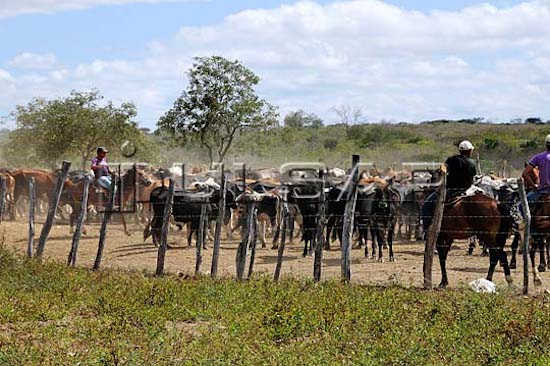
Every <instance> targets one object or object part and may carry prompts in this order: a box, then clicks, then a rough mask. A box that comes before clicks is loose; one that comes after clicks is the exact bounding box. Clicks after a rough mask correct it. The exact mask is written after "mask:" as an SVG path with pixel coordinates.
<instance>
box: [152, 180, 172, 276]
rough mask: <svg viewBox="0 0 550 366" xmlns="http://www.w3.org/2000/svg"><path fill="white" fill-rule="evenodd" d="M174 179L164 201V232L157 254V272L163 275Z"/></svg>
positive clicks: (158, 274)
mask: <svg viewBox="0 0 550 366" xmlns="http://www.w3.org/2000/svg"><path fill="white" fill-rule="evenodd" d="M174 183H175V182H174V180H173V179H172V178H170V182H169V185H168V195H167V196H166V200H165V201H164V213H163V215H162V232H161V236H160V245H159V250H158V255H157V269H156V271H155V274H156V275H157V276H161V275H162V274H163V273H164V258H165V256H166V248H168V227H169V220H170V213H171V212H172V205H173V201H174V186H175V184H174Z"/></svg>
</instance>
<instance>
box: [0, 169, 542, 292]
mask: <svg viewBox="0 0 550 366" xmlns="http://www.w3.org/2000/svg"><path fill="white" fill-rule="evenodd" d="M369 164H370V165H374V164H372V163H366V165H369ZM313 165H314V166H313V167H312V166H309V168H310V170H312V171H316V172H317V174H316V175H314V176H313V178H312V179H309V180H304V179H302V178H300V179H301V180H300V179H298V180H291V179H288V180H287V181H284V180H283V181H282V182H281V186H280V187H279V188H278V191H279V192H278V202H279V209H280V213H278V214H277V215H279V217H278V218H277V222H278V225H280V227H282V230H281V234H282V235H281V238H280V245H279V246H278V253H277V263H276V267H275V268H274V279H275V280H276V281H277V280H278V279H279V276H280V273H281V268H282V266H283V258H284V250H285V242H286V241H287V237H286V236H287V232H288V230H287V228H288V227H289V226H290V223H289V220H290V217H291V215H290V208H289V205H292V204H295V202H296V199H295V198H294V199H292V198H291V197H289V194H291V193H292V189H293V187H296V186H299V185H300V184H306V185H307V184H313V185H315V186H316V187H317V189H318V191H319V192H322V194H319V195H317V196H316V197H315V198H316V201H313V204H314V205H315V206H316V208H317V212H315V213H313V214H307V213H306V214H304V213H302V220H305V219H308V218H315V219H317V221H316V225H315V226H311V227H304V228H303V230H304V231H307V230H309V231H311V237H313V238H314V239H313V243H314V248H315V251H314V253H315V256H314V261H313V266H312V270H313V277H314V280H315V281H319V280H320V279H321V274H322V256H323V250H322V248H323V247H324V245H325V240H326V239H327V237H326V235H325V234H326V233H327V220H328V218H329V217H332V218H333V219H335V221H336V224H335V225H334V226H333V227H332V229H333V230H334V229H336V230H338V231H340V230H341V231H342V245H341V268H342V270H341V273H342V279H343V280H344V281H346V282H349V281H350V280H351V275H352V273H351V260H350V251H351V248H352V244H353V240H354V238H353V235H354V233H355V231H356V230H357V227H358V225H359V224H357V223H355V222H354V221H355V220H356V218H357V213H356V209H355V207H356V206H357V205H358V203H359V205H361V201H362V200H371V201H372V198H369V197H364V196H363V195H362V194H360V193H359V194H358V193H357V189H358V187H359V178H358V177H359V174H360V171H361V169H363V168H365V166H366V165H364V166H361V165H360V163H359V161H355V160H354V162H353V167H354V168H353V169H352V171H351V172H349V173H350V174H349V175H348V179H347V180H344V181H343V182H341V184H342V187H341V189H342V191H343V192H347V193H346V194H345V195H343V196H341V197H338V198H337V199H330V198H328V197H327V196H326V194H325V193H326V192H327V190H330V189H333V188H334V184H333V182H330V181H329V179H328V178H327V177H326V175H325V174H324V171H325V170H326V168H325V167H324V166H322V165H321V166H318V165H315V164H313ZM69 166H70V164H69V165H68V166H66V165H64V169H62V170H61V171H60V172H59V173H58V176H57V181H56V187H55V188H56V189H54V190H53V191H52V192H50V193H51V195H50V197H51V198H50V202H53V204H52V205H50V208H49V211H48V216H47V218H46V222H45V224H44V226H43V229H42V235H41V238H40V241H39V243H38V244H39V245H38V247H37V248H34V243H35V239H34V234H35V233H34V220H35V214H36V213H35V209H36V201H37V197H36V192H35V187H34V184H33V185H32V186H31V185H29V197H30V198H31V199H30V202H29V240H28V249H27V253H28V256H29V257H31V256H33V255H35V256H38V257H39V258H40V257H41V256H42V254H43V252H44V250H45V246H46V240H47V238H48V234H49V230H47V228H48V227H49V228H51V225H52V223H53V220H54V217H55V213H56V211H57V208H58V204H59V201H60V198H58V197H60V195H61V192H62V191H63V183H62V182H64V181H65V176H66V173H67V172H68V169H69ZM132 166H133V167H134V169H135V168H136V164H133V165H132ZM403 166H404V167H407V166H408V167H410V168H411V169H412V170H411V171H412V172H413V174H412V177H411V186H410V188H411V189H413V190H414V189H416V188H421V190H422V191H424V190H430V191H433V190H434V189H439V190H440V192H442V191H441V190H442V189H443V188H442V187H445V183H444V182H443V183H442V182H437V183H426V182H418V181H415V180H416V179H417V177H416V176H415V174H414V172H415V171H421V170H422V168H426V169H427V170H428V168H429V169H430V170H433V169H436V168H437V167H439V166H440V164H439V163H436V162H432V163H405V164H404V165H403ZM182 168H183V169H182V170H183V174H182V182H181V185H182V186H183V187H186V182H185V166H183V167H182ZM298 168H299V167H296V169H298ZM303 168H304V167H303V166H301V168H300V169H303ZM306 168H308V166H306ZM65 170H66V171H65ZM117 170H118V174H117V175H116V176H113V177H112V180H113V184H114V185H115V186H117V185H120V182H121V176H122V175H123V170H124V168H122V167H121V166H118V168H117ZM224 172H225V170H224V166H223V165H222V166H221V177H222V178H221V179H222V185H221V188H220V190H219V191H220V195H219V196H217V198H216V202H212V201H210V200H204V202H201V203H200V207H201V209H200V211H199V212H198V213H196V214H190V215H188V216H186V219H189V220H194V219H198V222H199V229H198V230H199V232H198V234H197V239H199V240H197V255H196V266H195V274H196V275H199V274H201V263H202V257H203V255H204V254H203V252H202V248H203V246H204V242H203V241H204V240H205V236H206V234H205V231H206V230H207V227H208V226H209V225H208V223H209V221H210V220H211V219H215V221H216V229H215V233H216V234H215V236H214V251H213V258H212V268H211V271H210V275H211V276H212V277H216V276H217V272H218V258H219V255H220V242H221V238H220V235H221V228H222V223H223V221H224V219H225V217H224V215H225V209H224V208H225V206H226V197H225V196H226V192H227V187H226V184H225V181H226V179H225V173H224ZM246 174H247V173H246V166H245V165H243V166H242V173H241V177H240V180H239V178H237V179H235V183H236V184H237V185H239V184H240V185H241V187H240V188H241V189H243V190H244V188H245V187H246V186H247V179H246ZM88 184H89V182H88ZM170 185H172V186H174V185H175V182H173V181H172V180H171V179H169V180H168V181H167V183H166V184H164V179H163V185H162V187H164V188H165V189H167V190H170V189H171V188H170ZM518 185H519V189H518V193H519V199H520V201H521V204H522V208H523V217H524V221H525V224H526V225H525V229H524V235H523V245H522V247H523V260H524V263H523V264H524V265H523V267H524V292H527V291H528V281H527V280H526V279H527V278H528V258H527V255H528V253H529V239H530V238H529V236H530V224H531V214H530V210H529V205H528V204H527V199H526V196H525V188H524V185H523V181H522V180H521V179H520V180H518ZM131 186H132V188H130V189H131V190H133V198H132V199H133V202H131V204H130V205H125V202H123V201H122V198H118V201H117V199H115V197H116V196H115V195H114V191H113V194H112V197H109V199H108V200H107V202H105V204H106V206H107V208H106V209H105V210H103V212H102V213H103V221H102V228H101V230H100V241H99V243H98V254H97V256H96V261H95V263H94V269H99V268H100V265H101V260H102V253H103V250H104V248H105V235H106V232H107V224H108V222H109V219H110V217H111V216H112V214H113V213H114V214H121V215H122V214H130V213H132V214H135V213H136V211H137V208H138V206H139V205H144V204H150V202H149V200H148V199H147V198H144V197H139V195H138V191H139V182H138V179H137V178H136V176H134V181H133V182H132V184H131ZM59 187H61V188H59ZM120 187H123V186H122V185H120ZM390 188H391V185H390ZM124 189H128V187H126V186H125V188H121V190H120V192H119V193H120V195H119V196H118V197H122V193H123V192H124ZM174 189H175V188H174ZM0 191H1V193H2V194H1V200H0V215H3V214H4V213H5V212H6V194H7V192H6V183H5V179H4V178H3V177H1V176H0ZM84 191H85V192H88V189H84V190H83V192H84ZM447 191H450V192H451V194H450V196H452V195H453V194H452V190H447V189H446V187H445V192H447ZM244 192H245V193H244V195H243V201H242V204H243V205H244V206H245V213H246V215H245V216H246V226H245V229H244V230H243V236H242V239H241V241H240V243H239V246H238V248H237V251H236V258H235V261H236V264H237V266H236V268H237V273H236V277H237V278H238V279H239V280H243V279H245V278H249V277H250V276H252V274H253V272H254V260H255V255H256V244H257V240H258V234H259V233H258V230H259V226H258V222H257V221H258V213H259V212H258V208H259V205H258V201H257V200H256V199H255V197H253V194H252V193H246V190H244ZM185 194H191V195H192V194H193V193H191V192H186V190H185V189H183V193H182V192H178V191H175V192H174V193H173V195H172V198H170V199H168V198H167V200H168V201H165V202H164V203H165V204H166V203H168V202H170V203H171V204H172V207H171V208H170V209H169V210H165V212H164V215H163V217H162V223H163V224H162V233H163V235H162V240H161V246H160V247H159V254H158V258H159V261H160V260H161V259H160V258H161V257H162V256H163V255H165V252H166V249H167V238H166V237H165V235H164V232H165V229H166V228H167V226H166V227H165V223H168V221H169V220H168V219H169V217H170V215H172V214H173V212H174V210H176V209H177V207H178V205H185V204H186V203H185V202H183V201H182V202H180V201H177V200H174V197H176V196H178V195H185ZM130 196H132V195H131V194H130ZM169 196H170V195H168V197H169ZM73 198H74V199H73V200H72V201H71V200H65V201H63V204H69V205H71V206H73V207H79V208H80V212H79V215H78V218H77V223H76V227H77V229H76V231H75V233H74V235H73V239H72V244H71V246H70V248H71V249H70V252H69V255H68V264H69V265H72V266H74V265H75V264H76V257H77V250H78V242H79V239H80V235H81V232H82V226H83V223H84V220H85V217H86V211H87V210H86V209H84V210H83V209H82V208H84V207H87V206H88V202H87V201H88V197H85V195H84V194H82V195H81V196H80V197H76V198H75V197H74V196H73ZM77 198H78V199H77ZM203 198H205V196H203ZM440 201H441V202H442V203H441V202H439V201H438V203H437V205H436V209H435V214H434V224H435V225H432V227H431V230H430V231H429V235H428V238H427V244H426V246H425V251H424V284H425V287H426V288H432V287H433V286H432V281H431V264H429V263H428V262H433V252H434V249H435V246H436V245H435V244H436V238H437V237H438V236H439V235H440V234H446V235H450V236H452V235H455V234H468V235H470V236H475V235H483V234H489V233H492V234H495V232H494V231H491V232H488V231H483V230H471V229H469V230H460V229H453V228H449V227H446V228H443V229H442V228H441V223H439V224H438V221H440V220H443V215H442V213H441V214H439V217H438V212H440V211H441V210H442V207H444V205H445V198H443V199H442V200H440ZM342 202H345V211H344V213H343V214H342V213H340V214H335V213H331V212H329V211H328V209H327V208H328V207H330V205H331V204H334V203H342ZM378 203H379V204H380V205H389V206H391V205H392V204H393V203H394V202H392V200H391V198H383V199H381V200H379V201H378ZM404 203H412V204H414V205H416V204H418V205H420V204H421V203H422V202H419V200H418V199H417V196H416V195H412V199H410V200H403V199H402V200H401V201H400V202H399V204H400V205H403V204H404ZM501 203H502V202H501ZM504 203H506V204H512V203H514V204H515V203H516V201H514V202H512V201H510V202H504ZM109 205H111V206H112V207H111V208H109ZM208 205H217V206H218V210H216V212H215V215H212V214H211V213H210V212H207V209H206V207H207V206H208ZM128 207H130V208H128ZM99 211H101V210H99ZM52 212H53V215H52V214H51V213H52ZM441 212H442V211H441ZM395 215H396V213H392V214H391V215H387V216H386V217H384V215H379V216H381V217H379V218H381V219H386V220H390V219H392V218H394V216H395ZM409 216H410V217H409V218H411V219H412V220H414V222H417V223H420V222H422V221H423V220H424V217H423V216H422V214H421V213H420V212H418V213H417V214H416V215H414V214H412V215H409ZM464 218H467V219H489V218H496V216H495V217H492V216H487V215H475V214H474V215H454V216H446V219H451V220H458V219H464ZM1 220H2V216H0V222H1ZM166 225H167V224H166ZM438 226H439V227H438ZM166 230H167V229H166ZM166 233H167V231H166ZM497 233H498V234H505V233H501V232H497ZM506 234H507V233H506ZM166 235H167V234H166ZM363 244H364V245H365V246H367V247H368V245H367V242H366V240H365V242H364V243H363ZM161 248H162V249H161ZM535 249H536V250H537V251H539V252H541V251H543V250H544V249H541V248H539V247H538V246H537V247H536V248H535ZM161 250H162V251H164V254H162V253H161ZM540 254H543V253H540ZM430 257H431V258H430ZM247 260H248V268H249V270H248V275H245V268H246V261H247ZM159 268H160V269H159ZM156 273H157V274H159V275H160V274H162V273H163V267H162V266H161V265H160V264H159V265H158V266H157V271H156Z"/></svg>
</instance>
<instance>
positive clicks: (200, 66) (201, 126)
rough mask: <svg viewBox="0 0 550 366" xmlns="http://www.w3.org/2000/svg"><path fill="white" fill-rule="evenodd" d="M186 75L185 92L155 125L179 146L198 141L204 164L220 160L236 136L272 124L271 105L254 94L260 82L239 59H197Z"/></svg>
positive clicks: (216, 57)
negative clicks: (202, 148)
mask: <svg viewBox="0 0 550 366" xmlns="http://www.w3.org/2000/svg"><path fill="white" fill-rule="evenodd" d="M187 75H188V77H189V85H188V86H187V89H186V90H185V91H184V92H183V93H182V94H181V96H180V97H179V98H178V99H177V100H176V101H175V103H174V106H173V107H172V108H171V109H170V110H169V111H168V112H166V113H165V114H164V116H162V117H161V118H160V120H159V121H158V123H157V126H158V127H159V130H161V131H162V132H164V133H165V134H166V135H168V136H170V138H171V139H172V141H173V142H174V143H176V144H179V145H180V146H184V145H185V144H186V143H187V142H188V141H190V140H194V141H198V142H199V143H200V145H201V146H202V147H204V148H205V149H206V151H207V152H208V158H209V159H210V164H212V163H213V162H214V161H217V162H220V163H221V162H222V161H223V160H224V158H225V156H226V155H227V153H228V151H229V149H230V148H231V145H232V144H233V142H234V140H235V138H236V137H237V136H238V135H239V134H241V133H243V132H245V131H253V130H261V129H268V128H270V127H273V126H276V125H277V117H278V113H277V111H276V109H275V107H273V106H272V105H271V104H269V103H268V102H266V101H265V100H263V99H260V98H259V97H258V96H257V95H256V92H255V91H254V86H255V85H257V84H258V83H259V81H260V78H259V77H258V76H256V75H255V74H254V73H253V72H252V71H250V70H249V69H247V68H246V67H245V66H243V65H242V64H241V63H240V62H239V61H229V60H227V59H225V58H223V57H221V56H212V57H197V58H195V63H194V64H193V66H192V67H191V69H190V70H189V72H188V73H187Z"/></svg>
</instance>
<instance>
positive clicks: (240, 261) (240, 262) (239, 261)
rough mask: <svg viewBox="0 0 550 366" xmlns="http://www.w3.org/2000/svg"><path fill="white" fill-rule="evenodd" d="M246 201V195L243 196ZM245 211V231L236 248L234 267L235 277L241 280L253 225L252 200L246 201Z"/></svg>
mask: <svg viewBox="0 0 550 366" xmlns="http://www.w3.org/2000/svg"><path fill="white" fill-rule="evenodd" d="M244 199H245V200H247V201H248V197H246V196H245V197H244ZM246 206H247V212H246V231H245V235H244V236H243V238H242V240H241V242H240V243H239V247H238V248H237V257H236V259H235V260H236V267H237V279H238V280H239V281H242V280H243V279H244V269H245V267H246V256H247V255H248V246H249V245H250V242H251V238H252V235H254V233H253V230H254V229H253V228H252V226H253V225H254V209H255V207H254V202H253V201H250V202H246Z"/></svg>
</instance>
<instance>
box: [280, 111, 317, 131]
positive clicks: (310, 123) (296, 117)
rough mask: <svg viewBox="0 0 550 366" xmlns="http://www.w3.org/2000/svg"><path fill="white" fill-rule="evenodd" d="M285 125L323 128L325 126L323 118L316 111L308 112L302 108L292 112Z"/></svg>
mask: <svg viewBox="0 0 550 366" xmlns="http://www.w3.org/2000/svg"><path fill="white" fill-rule="evenodd" d="M284 124H285V127H291V128H304V127H311V128H315V129H317V128H321V127H323V126H324V124H323V120H322V119H321V118H319V116H317V115H316V114H315V113H306V112H304V111H303V110H302V109H300V110H298V111H295V112H290V113H288V114H287V115H286V116H285V119H284Z"/></svg>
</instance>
